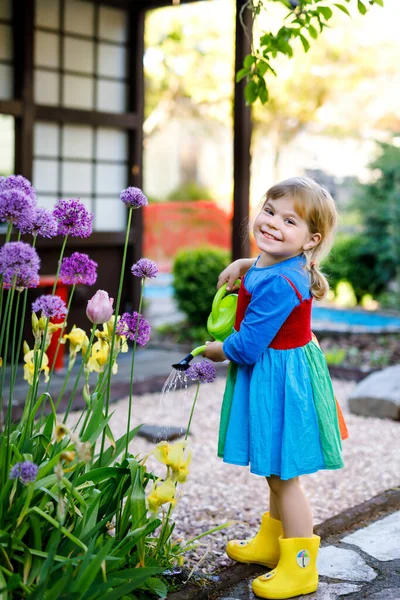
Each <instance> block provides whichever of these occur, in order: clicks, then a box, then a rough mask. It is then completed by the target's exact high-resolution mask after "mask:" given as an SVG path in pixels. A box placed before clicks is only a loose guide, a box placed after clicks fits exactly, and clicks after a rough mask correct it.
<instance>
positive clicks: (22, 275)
mask: <svg viewBox="0 0 400 600" xmlns="http://www.w3.org/2000/svg"><path fill="white" fill-rule="evenodd" d="M39 266H40V259H39V257H38V255H37V252H36V250H35V248H32V246H30V245H29V244H26V243H25V242H8V243H7V244H4V246H3V247H2V248H1V249H0V275H2V276H3V281H4V283H5V285H6V287H7V286H10V285H12V284H13V283H14V278H15V285H16V287H17V288H18V287H22V288H25V287H36V286H37V285H38V283H39Z"/></svg>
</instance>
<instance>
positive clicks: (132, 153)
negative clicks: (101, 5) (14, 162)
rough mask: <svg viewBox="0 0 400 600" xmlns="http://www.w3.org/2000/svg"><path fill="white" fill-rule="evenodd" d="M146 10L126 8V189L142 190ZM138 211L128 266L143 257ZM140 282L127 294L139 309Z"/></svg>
mask: <svg viewBox="0 0 400 600" xmlns="http://www.w3.org/2000/svg"><path fill="white" fill-rule="evenodd" d="M145 14H146V13H145V10H144V8H141V7H140V6H138V5H137V4H136V3H133V4H132V5H131V6H130V8H129V37H130V63H129V83H130V88H129V94H130V95H129V107H128V109H129V111H130V112H133V113H135V115H136V117H137V126H136V128H135V129H133V130H130V132H129V169H130V173H129V185H133V186H135V187H139V188H142V186H143V120H144V69H143V55H144V22H145ZM144 210H146V208H139V209H137V210H134V211H133V215H132V229H131V236H132V245H130V252H129V254H128V260H129V259H130V260H131V264H132V263H134V262H137V260H138V259H139V258H140V257H141V255H142V247H143V227H144V219H143V211H144ZM140 284H141V281H140V279H139V278H138V277H132V280H131V286H130V289H129V288H128V293H130V295H131V299H132V302H133V306H134V307H135V308H137V307H138V301H139V296H140Z"/></svg>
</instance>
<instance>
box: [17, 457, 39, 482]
mask: <svg viewBox="0 0 400 600" xmlns="http://www.w3.org/2000/svg"><path fill="white" fill-rule="evenodd" d="M38 471H39V467H38V466H37V465H35V463H33V462H30V461H29V460H26V461H25V462H23V463H22V465H21V475H20V479H21V481H22V483H31V482H33V481H35V479H36V476H37V474H38Z"/></svg>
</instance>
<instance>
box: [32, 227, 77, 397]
mask: <svg viewBox="0 0 400 600" xmlns="http://www.w3.org/2000/svg"><path fill="white" fill-rule="evenodd" d="M67 240H68V235H66V236H64V239H63V243H62V246H61V251H60V256H59V259H58V263H57V272H56V276H55V279H54V284H53V289H52V292H51V295H52V296H54V294H55V292H56V288H57V282H58V276H59V274H60V269H61V262H62V259H63V256H64V252H65V246H66V245H67ZM49 321H50V319H49V318H47V319H46V324H45V327H44V331H43V339H42V343H41V346H40V350H39V357H37V356H36V354H35V372H34V380H33V389H32V398H31V403H35V402H36V397H37V392H38V388H39V381H40V370H41V366H42V361H43V356H44V353H45V349H46V337H47V330H48V327H49ZM37 358H38V360H37Z"/></svg>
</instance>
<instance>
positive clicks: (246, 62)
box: [243, 54, 257, 69]
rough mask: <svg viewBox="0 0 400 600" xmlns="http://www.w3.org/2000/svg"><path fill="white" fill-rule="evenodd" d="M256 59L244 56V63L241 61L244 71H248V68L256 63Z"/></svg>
mask: <svg viewBox="0 0 400 600" xmlns="http://www.w3.org/2000/svg"><path fill="white" fill-rule="evenodd" d="M256 60H257V59H256V57H255V56H253V55H252V54H248V55H247V56H245V58H244V61H243V66H244V67H245V68H246V69H250V67H251V66H252V65H254V63H255V62H256Z"/></svg>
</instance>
